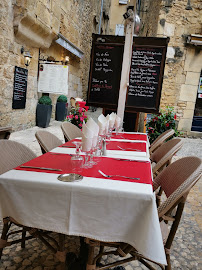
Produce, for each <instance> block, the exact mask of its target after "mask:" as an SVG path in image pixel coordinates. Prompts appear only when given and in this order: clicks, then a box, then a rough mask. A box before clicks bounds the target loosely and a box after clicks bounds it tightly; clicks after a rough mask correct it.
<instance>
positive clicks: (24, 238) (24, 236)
mask: <svg viewBox="0 0 202 270" xmlns="http://www.w3.org/2000/svg"><path fill="white" fill-rule="evenodd" d="M25 240H26V230H25V228H23V229H22V241H21V248H25Z"/></svg>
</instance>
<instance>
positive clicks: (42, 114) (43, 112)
mask: <svg viewBox="0 0 202 270" xmlns="http://www.w3.org/2000/svg"><path fill="white" fill-rule="evenodd" d="M51 113H52V100H51V99H50V97H49V96H42V97H41V98H40V99H39V101H38V104H37V107H36V125H37V126H38V127H43V128H45V127H48V126H49V123H50V119H51Z"/></svg>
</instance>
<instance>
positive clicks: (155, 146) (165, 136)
mask: <svg viewBox="0 0 202 270" xmlns="http://www.w3.org/2000/svg"><path fill="white" fill-rule="evenodd" d="M174 133H175V131H174V129H169V130H166V131H165V132H163V133H162V134H161V135H159V136H158V138H156V140H155V141H154V142H153V143H152V144H151V145H150V147H149V153H150V155H151V154H152V153H153V152H154V151H156V150H157V149H158V147H160V146H161V145H162V144H163V143H164V142H165V141H166V140H167V139H169V138H170V137H171V136H173V134H174Z"/></svg>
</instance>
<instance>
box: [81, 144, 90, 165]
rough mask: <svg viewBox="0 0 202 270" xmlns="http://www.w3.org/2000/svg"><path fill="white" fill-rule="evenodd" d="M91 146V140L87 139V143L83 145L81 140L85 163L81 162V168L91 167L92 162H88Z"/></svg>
mask: <svg viewBox="0 0 202 270" xmlns="http://www.w3.org/2000/svg"><path fill="white" fill-rule="evenodd" d="M91 148H92V140H89V141H88V144H86V145H84V142H82V151H83V152H85V153H86V154H85V163H84V164H83V168H86V169H87V168H91V167H92V164H90V155H91V154H90V152H91Z"/></svg>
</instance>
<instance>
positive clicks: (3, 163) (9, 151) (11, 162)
mask: <svg viewBox="0 0 202 270" xmlns="http://www.w3.org/2000/svg"><path fill="white" fill-rule="evenodd" d="M36 157H37V156H36V155H35V153H34V152H32V151H31V150H30V149H29V148H28V147H27V146H25V145H23V144H21V143H18V142H15V141H11V140H0V174H3V173H5V172H7V171H9V170H11V169H13V168H15V167H17V166H19V165H21V164H23V163H25V162H27V161H29V160H31V159H33V158H36ZM12 224H15V225H17V226H19V227H22V230H20V231H19V230H18V231H14V232H12V234H14V233H22V238H20V239H17V240H15V241H12V244H15V243H19V242H21V247H22V248H24V247H25V240H27V239H30V238H32V237H31V236H29V237H26V231H27V230H28V228H27V227H23V225H21V224H19V223H18V222H17V221H16V220H14V219H13V218H12V217H5V218H4V219H3V230H2V236H1V240H0V259H1V256H2V251H3V248H4V247H6V246H9V245H10V243H9V242H8V241H7V239H8V237H9V235H10V234H9V228H10V227H11V225H12Z"/></svg>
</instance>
